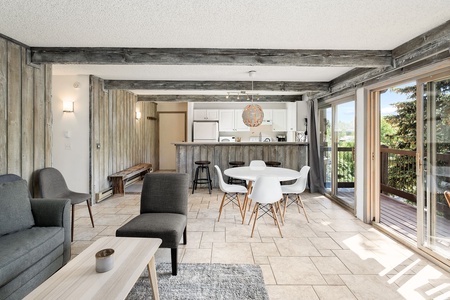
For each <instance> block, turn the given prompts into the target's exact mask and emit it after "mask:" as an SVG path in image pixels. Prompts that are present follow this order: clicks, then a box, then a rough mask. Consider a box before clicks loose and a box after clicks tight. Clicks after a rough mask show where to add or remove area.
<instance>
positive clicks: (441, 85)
mask: <svg viewBox="0 0 450 300" xmlns="http://www.w3.org/2000/svg"><path fill="white" fill-rule="evenodd" d="M417 91H418V95H417V99H418V113H417V132H418V145H417V148H418V155H417V174H418V191H417V196H418V210H417V211H418V214H417V218H418V225H419V228H418V243H419V245H418V246H419V247H422V248H424V249H427V250H430V251H432V252H433V254H434V255H437V256H442V257H444V258H446V259H449V258H450V203H448V202H447V201H446V200H445V197H444V192H445V191H450V76H449V75H448V73H447V75H446V77H445V76H439V75H435V76H433V77H432V79H431V77H430V79H428V80H427V79H425V80H421V81H418V84H417Z"/></svg>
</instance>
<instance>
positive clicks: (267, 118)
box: [261, 109, 272, 125]
mask: <svg viewBox="0 0 450 300" xmlns="http://www.w3.org/2000/svg"><path fill="white" fill-rule="evenodd" d="M263 112H264V119H263V122H262V124H261V125H272V110H271V109H263Z"/></svg>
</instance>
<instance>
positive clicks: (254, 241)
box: [72, 189, 450, 300]
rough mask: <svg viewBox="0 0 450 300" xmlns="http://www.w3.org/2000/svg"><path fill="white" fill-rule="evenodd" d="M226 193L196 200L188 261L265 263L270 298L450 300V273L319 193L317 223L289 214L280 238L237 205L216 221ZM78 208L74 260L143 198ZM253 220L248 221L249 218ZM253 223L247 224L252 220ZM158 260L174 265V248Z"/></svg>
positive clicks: (184, 256) (309, 197)
mask: <svg viewBox="0 0 450 300" xmlns="http://www.w3.org/2000/svg"><path fill="white" fill-rule="evenodd" d="M221 197H222V193H221V192H219V191H218V190H217V189H215V190H214V191H213V193H212V195H209V194H208V192H207V189H199V190H197V191H196V192H195V194H193V195H192V194H190V195H189V220H188V244H187V245H186V246H183V245H180V248H179V261H180V262H181V263H183V262H185V263H230V264H233V263H235V264H258V265H260V266H261V268H262V271H263V274H264V279H265V283H266V286H267V290H268V293H269V296H270V299H272V300H276V299H283V300H289V299H333V300H337V299H450V273H448V272H446V271H445V270H443V269H441V268H439V267H438V266H436V265H435V264H433V263H431V262H429V261H427V260H426V259H424V258H423V257H421V256H420V255H418V254H416V253H414V252H412V251H410V250H408V249H407V248H405V247H404V246H402V245H400V244H398V243H397V242H395V241H393V240H391V239H390V238H388V237H386V236H385V235H383V234H382V233H380V232H379V231H377V230H376V229H374V228H373V227H372V226H370V225H367V224H364V223H363V222H361V221H359V220H358V219H356V218H355V217H353V216H352V215H351V214H350V213H349V212H347V211H345V210H343V209H342V208H341V207H340V206H338V205H336V204H334V203H333V202H332V201H330V200H329V199H327V198H326V197H324V196H322V195H319V194H310V193H304V194H303V199H304V202H305V205H306V206H307V212H308V216H309V218H310V223H307V222H306V219H305V216H304V215H303V213H302V214H299V212H298V211H297V209H296V207H295V206H294V205H292V206H290V207H289V208H288V211H287V213H286V224H285V225H284V226H282V232H283V236H284V238H281V237H280V236H279V233H278V229H277V228H276V226H275V225H274V223H273V220H271V219H269V218H266V217H263V218H262V219H260V220H258V223H257V225H256V226H257V228H256V229H255V235H254V237H253V238H250V232H251V226H249V225H247V224H245V225H242V224H241V218H240V215H239V211H238V208H237V207H236V206H234V207H233V206H231V205H228V206H226V207H225V209H224V212H223V214H222V217H221V220H220V222H217V216H218V210H219V204H220V201H221ZM92 210H93V213H94V220H95V226H96V227H95V228H92V227H91V224H90V220H89V215H88V211H87V208H86V207H85V206H84V205H77V206H76V213H75V215H76V216H75V217H76V220H75V236H74V242H73V243H72V254H73V255H77V254H78V253H80V252H81V251H82V250H83V249H85V248H86V247H87V246H89V245H90V244H91V243H92V242H93V241H95V240H96V239H98V238H101V237H102V236H108V235H115V231H116V229H117V228H118V227H120V226H121V225H122V224H124V223H126V222H127V221H128V220H130V219H131V218H133V217H134V216H135V215H137V214H138V213H139V194H127V195H125V196H123V197H111V198H109V199H107V200H104V201H103V202H101V203H99V204H96V205H94V206H93V207H92ZM247 216H248V215H247ZM247 220H248V218H247ZM156 260H157V262H158V261H167V262H170V250H169V249H160V250H158V252H157V256H156Z"/></svg>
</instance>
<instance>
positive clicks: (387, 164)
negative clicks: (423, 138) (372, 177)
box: [380, 146, 417, 204]
mask: <svg viewBox="0 0 450 300" xmlns="http://www.w3.org/2000/svg"><path fill="white" fill-rule="evenodd" d="M380 158H381V159H380V188H381V193H384V194H389V195H395V196H398V197H401V198H403V199H406V200H408V201H409V202H412V203H411V204H415V203H416V202H417V196H416V193H417V190H416V187H417V179H416V151H409V150H397V149H390V148H388V147H386V146H381V148H380Z"/></svg>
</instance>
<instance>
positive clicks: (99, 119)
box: [90, 76, 157, 194]
mask: <svg viewBox="0 0 450 300" xmlns="http://www.w3.org/2000/svg"><path fill="white" fill-rule="evenodd" d="M90 99H91V101H90V103H91V116H90V119H91V120H90V122H91V139H90V140H91V193H92V192H93V193H95V194H97V193H99V192H103V191H105V190H107V189H109V187H110V183H109V182H108V175H110V174H113V173H116V172H118V171H121V170H123V169H126V168H129V167H131V166H134V165H135V164H138V163H151V164H153V166H154V167H153V168H155V163H156V161H157V160H156V141H157V138H156V137H157V136H156V133H157V124H156V104H155V103H152V102H137V95H135V94H133V93H131V92H128V91H124V90H104V89H103V79H101V78H98V77H95V76H91V77H90ZM136 111H140V112H141V115H142V117H141V119H140V120H136V118H135V116H136V114H135V113H136ZM147 117H150V119H148V118H147Z"/></svg>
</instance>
